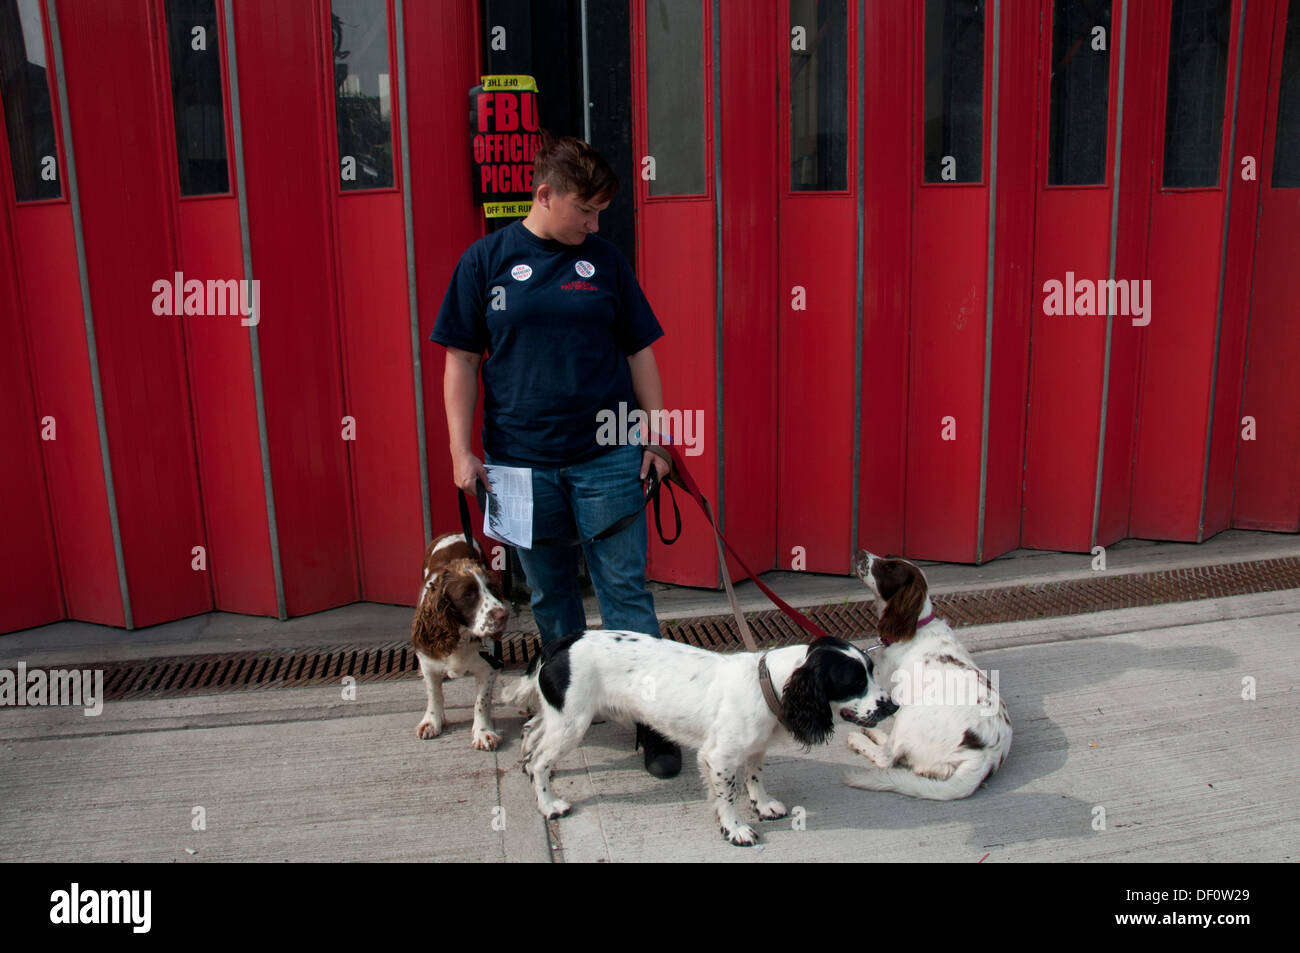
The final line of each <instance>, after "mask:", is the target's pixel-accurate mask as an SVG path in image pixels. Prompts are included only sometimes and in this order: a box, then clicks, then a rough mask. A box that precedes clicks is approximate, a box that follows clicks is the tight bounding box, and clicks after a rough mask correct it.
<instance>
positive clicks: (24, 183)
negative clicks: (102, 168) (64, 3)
mask: <svg viewBox="0 0 1300 953" xmlns="http://www.w3.org/2000/svg"><path fill="white" fill-rule="evenodd" d="M51 75H52V74H51V71H50V69H49V66H48V64H47V63H46V59H45V34H44V14H43V13H42V12H41V5H40V3H38V2H37V0H0V97H2V98H3V99H4V108H5V125H6V127H7V129H8V131H9V160H10V162H11V163H12V165H13V170H14V195H15V197H16V198H17V200H18V201H19V202H31V201H34V200H37V199H57V198H59V197H60V196H62V194H63V188H62V186H61V185H60V184H59V180H60V177H61V176H60V172H59V153H58V146H57V145H56V141H55V138H54V110H53V107H52V104H51V101H50V79H51Z"/></svg>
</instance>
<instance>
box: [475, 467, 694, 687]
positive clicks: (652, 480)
mask: <svg viewBox="0 0 1300 953" xmlns="http://www.w3.org/2000/svg"><path fill="white" fill-rule="evenodd" d="M474 482H475V485H474V495H475V496H476V497H477V500H478V506H479V509H480V510H482V511H483V512H484V513H486V512H487V487H485V486H484V485H483V481H482V480H475V481H474ZM644 482H645V486H644V488H643V493H644V498H643V499H642V501H641V505H640V506H639V507H638V508H637V511H636V512H635V513H629V514H628V515H627V516H624V517H621V518H620V519H617V520H615V521H614V522H613V523H611V524H610V525H609V526H607V527H605V528H604V529H603V530H601V531H600V532H599V533H597V534H596V535H594V536H588V537H587V538H586V539H565V538H562V537H554V538H547V539H534V540H533V545H534V546H585V545H586V544H587V543H594V542H596V541H597V540H601V539H608V538H609V537H610V536H613V535H614V534H615V533H621V532H622V531H623V530H625V529H627V528H628V527H629V526H631V525H632V524H633V523H634V522H636V521H637V520H638V519H640V518H641V514H642V513H644V512H645V508H646V506H648V505H649V504H650V501H651V500H653V501H654V510H655V530H656V531H657V532H658V533H659V538H660V539H661V540H663V542H664V545H666V546H671V545H672V544H673V543H675V542H677V540H678V538H679V537H680V536H681V535H682V513H681V510H680V509H678V507H677V494H676V493H674V492H673V487H672V478H671V474H670V476H669V480H668V496H669V498H670V499H671V500H672V504H673V523H674V524H675V525H674V531H673V538H672V539H668V538H667V537H666V536H664V528H663V523H662V521H661V518H660V512H659V488H660V487H661V486H662V485H663V482H664V481H662V480H661V479H660V477H659V471H658V470H657V469H656V468H655V467H653V466H652V467H651V468H650V472H649V473H648V474H646V478H645V481H644ZM456 494H457V503H458V505H459V507H460V531H461V533H462V534H463V535H464V537H465V542H466V544H468V546H469V548H470V551H471V552H483V553H484V555H485V556H486V553H487V551H486V550H481V549H480V548H479V546H478V545H477V543H476V542H475V540H474V525H473V523H472V522H471V520H470V513H469V500H468V499H467V498H466V496H465V491H464V490H462V489H460V488H459V487H458V488H457V489H456ZM501 588H502V590H503V592H504V594H505V597H506V600H507V601H509V600H510V594H511V592H512V591H513V589H514V571H513V570H512V569H511V568H510V554H509V553H508V552H507V553H506V568H505V569H504V570H503V571H502V573H501ZM478 654H479V656H480V657H482V659H483V660H484V661H485V662H487V663H488V664H489V665H491V666H492V667H493V668H494V669H501V668H504V667H505V663H504V662H503V661H502V660H501V641H500V640H499V639H494V640H493V642H492V653H491V654H490V655H489V654H488V653H487V652H486V651H483V652H479V653H478Z"/></svg>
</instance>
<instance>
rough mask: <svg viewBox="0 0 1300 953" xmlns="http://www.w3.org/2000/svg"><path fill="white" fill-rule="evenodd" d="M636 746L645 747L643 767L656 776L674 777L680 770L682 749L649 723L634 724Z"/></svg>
mask: <svg viewBox="0 0 1300 953" xmlns="http://www.w3.org/2000/svg"><path fill="white" fill-rule="evenodd" d="M636 747H637V748H642V747H644V748H645V769H646V770H647V771H649V772H650V773H651V774H653V775H654V776H655V777H656V778H671V777H675V776H676V775H677V772H679V771H681V770H682V749H681V748H679V747H677V745H675V744H673V743H672V742H671V741H669V740H668V739H667V738H665V737H664V736H663V735H661V734H659V732H657V731H655V730H654V729H653V728H651V727H650V726H649V725H637V726H636ZM633 750H635V749H633Z"/></svg>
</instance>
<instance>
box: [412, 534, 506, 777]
mask: <svg viewBox="0 0 1300 953" xmlns="http://www.w3.org/2000/svg"><path fill="white" fill-rule="evenodd" d="M509 617H510V607H509V606H508V605H507V604H506V601H505V599H504V598H503V597H502V594H501V590H500V588H499V587H498V585H497V583H496V581H495V579H494V578H493V577H492V575H491V574H490V573H489V572H488V571H487V567H486V565H485V564H484V562H483V551H482V549H481V548H480V547H479V545H478V541H477V540H476V541H475V542H474V548H473V549H471V548H470V546H469V544H468V543H466V542H465V537H464V536H462V535H461V534H460V533H444V534H443V535H442V536H439V537H438V538H437V539H435V540H434V541H433V542H432V543H430V544H429V548H428V549H427V550H425V553H424V585H423V586H421V588H420V596H419V599H418V601H417V602H416V606H415V620H414V621H413V622H412V623H411V641H412V642H413V643H414V644H415V654H416V656H417V657H418V658H419V660H420V673H421V674H422V675H423V676H424V684H425V688H426V689H427V690H428V694H429V703H428V707H427V708H426V709H425V712H424V718H423V720H421V722H420V723H419V724H418V725H416V726H415V735H416V737H417V738H436V737H437V736H438V735H440V734H442V728H443V724H444V723H445V719H444V716H443V701H442V680H443V679H444V678H456V677H458V676H460V675H465V674H467V673H471V672H472V673H473V675H474V681H475V683H476V686H477V688H478V696H477V697H476V698H475V699H474V740H473V745H474V747H475V748H478V749H479V750H480V751H495V750H496V747H497V745H499V744H500V743H501V736H500V735H499V734H497V733H496V732H495V731H494V730H493V725H492V686H493V685H494V684H495V682H496V671H495V669H493V668H492V666H491V665H489V664H488V663H487V661H486V660H485V659H484V658H482V657H481V656H480V655H479V651H480V650H481V649H484V648H487V649H489V650H490V648H491V641H492V640H493V639H495V638H497V637H499V636H500V635H501V633H502V632H504V631H505V627H506V620H507V619H508V618H509Z"/></svg>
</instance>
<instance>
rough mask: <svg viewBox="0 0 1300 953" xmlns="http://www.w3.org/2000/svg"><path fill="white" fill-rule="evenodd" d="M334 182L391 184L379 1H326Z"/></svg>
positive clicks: (384, 33)
mask: <svg viewBox="0 0 1300 953" xmlns="http://www.w3.org/2000/svg"><path fill="white" fill-rule="evenodd" d="M331 9H332V12H333V24H334V108H335V111H336V113H337V118H338V129H339V160H340V164H339V186H340V187H341V188H343V189H345V190H351V189H384V188H392V185H393V116H392V96H391V93H390V89H391V74H390V73H389V71H388V5H387V3H386V2H385V0H331Z"/></svg>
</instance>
